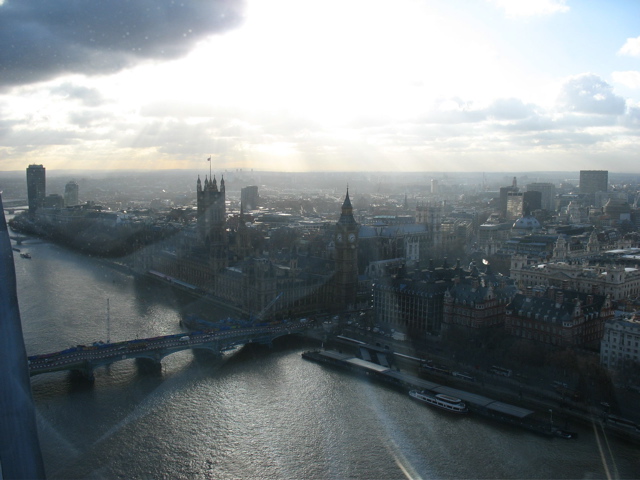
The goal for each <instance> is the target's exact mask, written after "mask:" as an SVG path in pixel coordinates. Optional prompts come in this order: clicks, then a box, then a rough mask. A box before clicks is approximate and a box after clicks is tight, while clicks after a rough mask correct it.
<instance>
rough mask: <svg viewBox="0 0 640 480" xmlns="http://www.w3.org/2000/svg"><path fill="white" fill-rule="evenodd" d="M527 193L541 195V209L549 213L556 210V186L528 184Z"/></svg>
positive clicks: (539, 183)
mask: <svg viewBox="0 0 640 480" xmlns="http://www.w3.org/2000/svg"><path fill="white" fill-rule="evenodd" d="M527 192H540V193H541V194H542V208H543V209H545V210H548V211H550V212H554V211H555V210H556V186H555V185H554V184H553V183H541V182H535V183H529V184H528V185H527Z"/></svg>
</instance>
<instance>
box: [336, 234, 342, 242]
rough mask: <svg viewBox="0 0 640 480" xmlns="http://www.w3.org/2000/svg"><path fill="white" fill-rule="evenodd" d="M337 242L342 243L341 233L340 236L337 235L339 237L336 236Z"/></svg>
mask: <svg viewBox="0 0 640 480" xmlns="http://www.w3.org/2000/svg"><path fill="white" fill-rule="evenodd" d="M336 240H337V241H338V242H341V241H342V234H341V233H339V234H337V235H336Z"/></svg>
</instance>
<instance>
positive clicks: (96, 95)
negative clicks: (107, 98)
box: [51, 83, 104, 107]
mask: <svg viewBox="0 0 640 480" xmlns="http://www.w3.org/2000/svg"><path fill="white" fill-rule="evenodd" d="M51 93H52V94H54V95H60V96H61V97H65V98H68V99H71V100H78V101H80V102H81V103H82V104H84V105H85V106H87V107H97V106H99V105H102V104H103V103H104V99H103V97H102V94H101V93H100V92H99V91H98V90H96V89H95V88H88V87H84V86H82V85H74V84H72V83H63V84H62V85H58V86H57V87H55V88H53V89H52V90H51Z"/></svg>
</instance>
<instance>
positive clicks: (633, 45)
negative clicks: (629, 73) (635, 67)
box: [618, 37, 640, 57]
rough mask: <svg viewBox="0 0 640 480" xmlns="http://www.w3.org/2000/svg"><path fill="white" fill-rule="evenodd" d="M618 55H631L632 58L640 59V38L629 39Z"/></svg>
mask: <svg viewBox="0 0 640 480" xmlns="http://www.w3.org/2000/svg"><path fill="white" fill-rule="evenodd" d="M618 55H629V56H631V57H640V37H637V38H627V41H626V43H625V44H624V45H623V46H622V48H621V49H620V50H618Z"/></svg>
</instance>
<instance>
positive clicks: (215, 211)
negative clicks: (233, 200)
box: [134, 176, 359, 318]
mask: <svg viewBox="0 0 640 480" xmlns="http://www.w3.org/2000/svg"><path fill="white" fill-rule="evenodd" d="M196 190H197V214H196V218H197V220H196V222H195V225H192V226H190V227H187V228H185V229H182V230H181V231H180V232H179V233H177V234H176V235H175V236H174V237H172V238H170V239H167V240H164V241H162V242H158V243H155V244H153V245H149V246H147V247H146V248H142V249H140V250H139V251H138V252H137V253H136V256H135V260H134V268H135V270H136V271H137V272H139V273H144V274H151V275H155V276H158V277H161V278H163V279H165V280H169V281H172V282H179V283H180V284H183V285H184V286H186V287H187V288H191V289H193V290H195V291H197V292H198V293H200V294H205V295H210V296H213V297H214V298H215V299H217V300H218V301H220V302H222V303H224V304H227V305H229V306H232V307H234V308H236V309H239V310H241V311H242V312H244V313H245V314H248V315H257V314H259V313H260V312H264V311H265V309H266V308H267V307H268V310H269V312H268V315H267V317H275V318H288V317H300V316H305V315H309V314H312V313H317V312H320V311H326V312H332V311H333V312H339V311H344V310H348V309H351V308H355V307H356V296H357V290H358V287H357V285H358V234H359V225H358V223H357V222H356V220H355V218H354V216H353V208H352V206H351V201H350V199H349V191H348V189H347V193H346V196H345V199H344V202H343V204H342V210H341V215H340V219H339V220H338V222H337V223H336V224H335V228H334V229H333V231H332V232H328V240H329V241H328V243H329V244H330V246H331V254H327V255H323V256H312V255H311V254H310V253H309V252H301V251H299V250H298V249H297V248H292V249H290V251H288V252H279V253H278V255H271V256H265V255H263V254H262V253H261V252H258V251H256V249H255V248H254V246H253V245H252V241H251V236H250V232H249V228H248V227H247V226H246V222H245V219H244V212H243V209H242V207H241V211H240V218H239V221H238V222H237V227H235V229H234V230H233V231H232V232H231V234H230V228H229V225H228V221H227V212H226V205H225V200H226V198H225V181H224V177H222V178H221V179H220V182H219V183H218V182H217V180H216V178H215V176H213V178H207V177H205V180H204V182H202V181H201V179H200V177H198V180H197V186H196Z"/></svg>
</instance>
